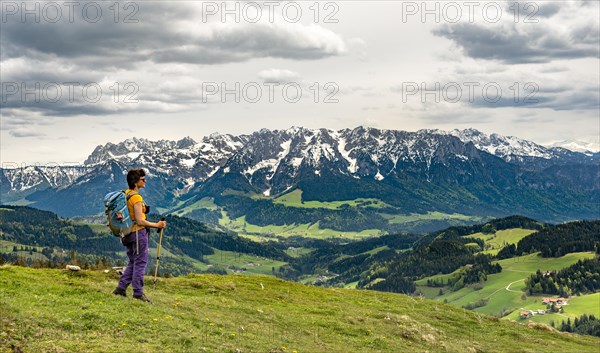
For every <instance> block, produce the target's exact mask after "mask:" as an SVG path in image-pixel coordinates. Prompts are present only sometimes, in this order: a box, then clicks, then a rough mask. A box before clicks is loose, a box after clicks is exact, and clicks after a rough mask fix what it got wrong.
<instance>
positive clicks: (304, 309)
mask: <svg viewBox="0 0 600 353" xmlns="http://www.w3.org/2000/svg"><path fill="white" fill-rule="evenodd" d="M116 282H117V276H116V275H115V274H112V273H108V274H105V273H102V272H91V271H82V272H68V271H64V270H39V269H38V270H36V269H28V268H21V267H11V266H3V267H0V303H1V305H0V320H2V322H1V327H2V333H0V342H1V344H0V347H3V348H0V351H1V352H127V351H136V352H298V353H299V352H310V353H314V352H399V351H405V352H417V351H419V352H423V351H429V352H438V351H446V352H557V351H560V352H591V351H595V350H597V347H598V345H599V344H600V340H599V339H598V338H594V337H587V336H578V335H571V334H564V333H558V332H555V331H553V330H551V329H548V328H547V327H546V326H538V325H535V324H530V325H529V326H526V325H521V324H518V323H514V322H510V321H500V320H497V319H494V318H491V317H486V316H482V315H479V314H477V313H473V312H467V311H464V310H461V309H458V308H454V307H451V306H449V305H444V304H441V303H436V302H433V301H429V300H426V299H418V298H417V299H416V298H410V297H406V296H403V295H397V294H391V293H380V292H372V291H358V290H347V289H324V288H318V287H311V286H304V285H301V284H297V283H289V282H285V281H282V280H278V279H276V278H273V277H268V276H242V275H229V276H216V275H190V276H187V277H179V278H172V279H161V280H160V282H159V284H158V285H157V286H156V290H152V287H151V285H150V284H151V279H149V281H147V292H148V295H149V296H150V297H151V298H152V299H153V300H154V302H155V304H154V305H148V304H145V303H141V302H138V301H135V300H133V299H131V298H121V297H115V296H113V295H112V294H110V291H111V290H112V289H113V287H114V286H115V284H116ZM149 282H150V283H149Z"/></svg>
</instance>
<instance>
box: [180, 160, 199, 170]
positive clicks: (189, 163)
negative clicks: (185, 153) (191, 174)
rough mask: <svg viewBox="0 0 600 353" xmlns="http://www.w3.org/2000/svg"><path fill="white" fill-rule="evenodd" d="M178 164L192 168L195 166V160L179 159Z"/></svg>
mask: <svg viewBox="0 0 600 353" xmlns="http://www.w3.org/2000/svg"><path fill="white" fill-rule="evenodd" d="M179 163H180V164H181V165H182V166H184V167H188V168H193V167H194V165H195V164H196V159H195V158H190V159H181V160H180V161H179Z"/></svg>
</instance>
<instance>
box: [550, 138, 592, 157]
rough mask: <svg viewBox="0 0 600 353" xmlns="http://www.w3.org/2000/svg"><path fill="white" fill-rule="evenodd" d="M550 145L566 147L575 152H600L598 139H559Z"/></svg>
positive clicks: (552, 146) (551, 146)
mask: <svg viewBox="0 0 600 353" xmlns="http://www.w3.org/2000/svg"><path fill="white" fill-rule="evenodd" d="M548 147H550V148H556V147H562V148H566V149H568V150H569V151H573V152H581V153H585V154H592V153H598V152H600V142H599V141H598V139H596V141H591V140H590V141H583V140H563V141H557V142H554V143H552V144H550V145H549V146H548Z"/></svg>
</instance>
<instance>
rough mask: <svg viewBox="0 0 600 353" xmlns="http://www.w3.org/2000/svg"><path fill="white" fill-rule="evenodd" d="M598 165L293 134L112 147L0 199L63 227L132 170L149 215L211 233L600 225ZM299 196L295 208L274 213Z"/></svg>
mask: <svg viewBox="0 0 600 353" xmlns="http://www.w3.org/2000/svg"><path fill="white" fill-rule="evenodd" d="M599 162H600V153H592V152H589V151H588V152H584V153H582V152H577V151H571V150H569V149H566V148H563V147H544V146H542V145H539V144H536V143H534V142H531V141H527V140H523V139H520V138H517V137H512V136H502V135H498V134H491V135H488V134H485V133H483V132H480V131H478V130H475V129H465V130H452V131H442V130H419V131H416V132H407V131H398V130H381V129H375V128H368V127H358V128H355V129H344V130H339V131H334V130H329V129H307V128H302V127H292V128H290V129H286V130H267V129H262V130H260V131H256V132H254V133H252V134H248V135H239V136H233V135H228V134H216V133H215V134H212V135H210V136H206V137H204V138H203V139H202V140H201V141H200V142H197V141H195V140H193V139H191V138H189V137H186V138H183V139H181V140H179V141H169V140H160V141H149V140H147V139H141V138H132V139H127V140H125V141H123V142H120V143H118V144H113V143H107V144H105V145H101V146H97V147H96V148H95V149H94V151H93V152H92V153H91V154H90V155H89V157H88V158H87V159H86V160H85V162H84V163H83V165H80V166H31V167H24V168H4V169H0V195H1V197H2V202H3V203H16V204H30V205H31V206H33V207H37V208H41V209H46V210H51V211H54V212H56V213H58V214H60V215H63V216H84V215H97V214H101V213H102V212H103V205H102V202H101V200H102V197H103V196H104V195H105V194H106V193H108V192H109V191H112V190H118V189H122V188H124V187H125V185H126V183H125V174H126V171H127V169H129V168H132V167H143V168H145V169H146V170H147V171H148V179H149V183H148V191H147V196H146V197H145V199H147V201H148V203H149V204H151V205H153V206H155V207H157V210H158V211H160V212H164V213H168V212H172V213H176V214H180V215H181V214H184V215H187V216H191V217H192V218H196V219H200V220H204V221H211V222H213V223H217V222H218V220H219V219H222V218H223V212H224V213H225V214H227V216H228V217H230V218H231V219H234V218H235V219H238V218H240V217H245V219H244V220H245V221H246V222H248V223H251V224H255V225H259V226H265V225H285V224H292V223H297V224H299V223H302V224H304V223H306V224H309V225H310V224H315V223H317V222H319V225H320V226H321V227H322V228H323V227H327V228H331V229H335V230H340V231H349V230H352V231H361V230H364V229H387V230H392V228H394V227H397V226H398V225H399V224H402V222H400V221H398V220H397V216H398V215H415V214H416V215H425V214H430V213H433V212H437V213H442V214H460V215H465V216H468V217H471V216H472V217H499V216H505V215H509V214H515V213H519V214H522V215H526V216H529V217H535V218H536V219H540V220H542V221H551V222H557V221H566V220H571V219H585V218H598V216H599V213H600V210H599V208H598V205H599V203H598V200H599V199H600V172H599ZM292 192H296V193H299V194H300V195H301V203H300V204H298V205H289V204H287V205H286V204H285V203H281V202H278V198H280V197H282V195H285V194H289V193H292ZM350 200H361V201H360V204H359V203H354V204H352V203H349V202H348V201H350ZM310 201H313V202H316V204H313V206H311V207H307V206H305V203H306V202H310ZM207 202H209V203H210V207H208V208H206V207H202V205H206V203H207ZM332 202H341V203H338V204H336V205H337V206H336V207H330V206H331V203H332ZM344 202H347V203H344ZM314 205H317V206H314ZM319 205H323V206H324V207H319ZM325 206H326V207H325ZM466 219H468V218H466ZM480 219H481V218H480ZM467 222H468V221H467ZM434 223H435V222H434ZM444 226H448V224H446V223H443V222H442V223H440V224H436V225H433V226H432V227H433V228H442V227H444ZM393 230H398V229H393ZM427 230H431V229H427Z"/></svg>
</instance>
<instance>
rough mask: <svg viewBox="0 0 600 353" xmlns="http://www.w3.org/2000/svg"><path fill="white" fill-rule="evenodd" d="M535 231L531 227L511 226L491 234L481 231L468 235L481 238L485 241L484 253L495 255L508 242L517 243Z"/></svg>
mask: <svg viewBox="0 0 600 353" xmlns="http://www.w3.org/2000/svg"><path fill="white" fill-rule="evenodd" d="M533 232H535V230H531V229H522V228H513V229H505V230H499V231H497V232H495V233H492V234H483V233H481V232H479V233H475V234H471V235H468V236H470V237H473V238H477V239H481V240H483V241H484V242H485V250H484V251H483V253H484V254H490V255H496V254H498V251H500V249H502V248H503V247H505V246H506V245H509V244H517V243H518V242H519V240H521V239H523V238H525V237H526V236H528V235H529V234H531V233H533Z"/></svg>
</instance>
